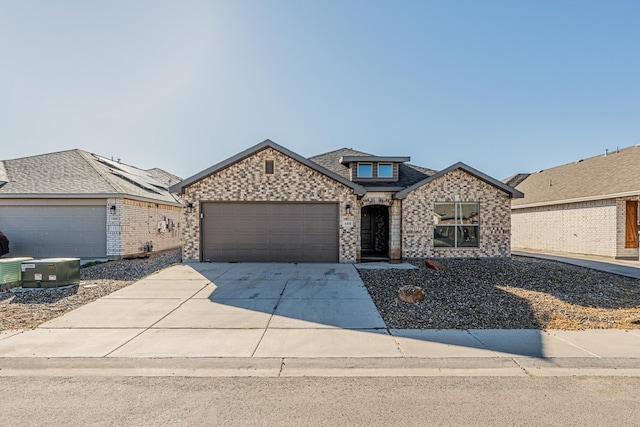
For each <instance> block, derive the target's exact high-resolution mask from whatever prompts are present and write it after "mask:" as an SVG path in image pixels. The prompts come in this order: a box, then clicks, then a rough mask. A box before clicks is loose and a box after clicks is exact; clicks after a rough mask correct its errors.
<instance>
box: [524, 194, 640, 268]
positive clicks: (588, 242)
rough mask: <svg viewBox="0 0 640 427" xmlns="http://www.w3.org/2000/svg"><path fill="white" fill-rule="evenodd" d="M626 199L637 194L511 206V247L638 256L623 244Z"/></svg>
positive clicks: (636, 252) (633, 249)
mask: <svg viewBox="0 0 640 427" xmlns="http://www.w3.org/2000/svg"><path fill="white" fill-rule="evenodd" d="M627 200H638V197H621V198H616V199H613V198H612V199H603V200H592V201H586V202H580V203H563V204H558V205H549V206H538V207H529V208H521V209H513V211H512V222H513V236H512V239H513V240H512V242H513V248H514V249H531V250H540V251H551V252H567V253H574V254H587V255H597V256H604V257H610V258H630V259H638V248H625V232H626V221H625V215H626V201H627Z"/></svg>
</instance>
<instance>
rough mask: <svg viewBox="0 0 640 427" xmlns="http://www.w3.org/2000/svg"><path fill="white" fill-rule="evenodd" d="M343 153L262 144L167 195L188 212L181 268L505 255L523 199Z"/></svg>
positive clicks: (453, 174) (457, 177)
mask: <svg viewBox="0 0 640 427" xmlns="http://www.w3.org/2000/svg"><path fill="white" fill-rule="evenodd" d="M409 160H410V159H409V157H399V156H374V155H370V154H367V153H363V152H359V151H355V150H351V149H346V148H345V149H341V150H337V151H332V152H329V153H325V154H321V155H318V156H314V157H311V158H308V159H307V158H304V157H302V156H300V155H298V154H296V153H294V152H292V151H290V150H288V149H286V148H284V147H282V146H280V145H278V144H276V143H274V142H272V141H270V140H265V141H263V142H262V143H260V144H257V145H255V146H254V147H251V148H249V149H247V150H245V151H242V152H241V153H238V154H237V155H235V156H233V157H231V158H229V159H227V160H224V161H222V162H220V163H218V164H216V165H214V166H212V167H210V168H208V169H206V170H203V171H202V172H200V173H197V174H196V175H194V176H192V177H190V178H187V179H185V180H184V181H182V182H180V183H178V184H176V185H174V186H172V187H171V188H170V191H172V192H175V193H180V194H181V195H182V199H183V203H184V204H185V207H186V209H185V221H184V222H185V226H184V228H183V233H184V241H183V259H184V260H185V261H282V262H314V261H315V262H337V261H339V262H356V261H358V260H362V259H367V258H372V259H391V260H397V259H401V258H421V257H507V256H510V200H511V198H513V197H522V194H521V193H520V192H519V191H517V190H515V189H513V188H511V187H509V186H508V185H506V184H504V183H502V182H500V181H498V180H495V179H493V178H491V177H489V176H487V175H485V174H483V173H481V172H479V171H477V170H475V169H473V168H471V167H469V166H467V165H465V164H463V163H456V164H455V165H452V166H450V167H448V168H446V169H444V170H442V171H439V172H436V171H433V170H430V169H426V168H422V167H418V166H414V165H411V164H409V163H408V161H409Z"/></svg>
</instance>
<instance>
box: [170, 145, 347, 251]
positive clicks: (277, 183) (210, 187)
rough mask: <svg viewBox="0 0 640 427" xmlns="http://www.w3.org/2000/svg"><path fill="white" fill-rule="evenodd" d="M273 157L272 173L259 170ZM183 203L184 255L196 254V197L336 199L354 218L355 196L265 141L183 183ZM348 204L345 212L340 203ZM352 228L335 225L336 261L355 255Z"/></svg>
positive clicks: (342, 214) (203, 199) (342, 217)
mask: <svg viewBox="0 0 640 427" xmlns="http://www.w3.org/2000/svg"><path fill="white" fill-rule="evenodd" d="M265 160H274V161H275V170H274V174H273V175H266V174H265V173H264V161H265ZM183 200H184V202H185V203H188V202H192V203H193V206H194V211H193V212H192V213H190V214H186V216H185V218H186V219H185V227H184V229H183V236H184V246H183V254H182V257H183V259H184V260H185V261H198V260H199V259H200V202H208V201H250V202H257V201H265V202H266V201H269V202H279V201H282V202H284V201H295V202H336V201H337V202H339V203H340V207H339V212H340V224H342V220H351V221H354V225H355V224H356V223H357V222H359V221H356V218H358V216H357V215H359V211H358V209H357V205H356V196H355V195H354V194H353V191H352V190H351V189H350V188H349V187H346V186H344V185H343V184H340V183H339V182H337V181H334V180H333V179H331V178H329V177H327V176H325V175H323V174H321V173H319V172H317V171H315V170H313V169H311V168H309V167H307V166H305V165H303V164H301V163H299V162H298V161H296V160H294V159H292V158H290V157H288V156H285V155H284V154H282V153H280V152H279V151H276V150H274V149H272V148H270V147H267V148H265V149H264V150H261V151H259V152H257V153H255V154H253V155H252V156H250V157H248V158H246V159H243V160H241V161H239V162H237V163H235V164H233V165H231V166H230V167H228V168H225V169H223V170H221V171H218V172H217V173H216V174H214V175H211V176H208V177H206V178H203V179H202V180H200V181H198V182H195V183H193V184H192V185H190V186H188V187H186V188H185V194H184V197H183ZM346 204H350V205H351V206H352V209H351V215H346V213H345V206H346ZM356 236H357V228H356V227H355V226H354V227H352V228H343V227H340V240H339V242H340V252H339V253H340V255H339V256H340V262H354V261H356V259H357V255H356V251H357V239H356Z"/></svg>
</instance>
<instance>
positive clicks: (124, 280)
mask: <svg viewBox="0 0 640 427" xmlns="http://www.w3.org/2000/svg"><path fill="white" fill-rule="evenodd" d="M180 261H181V253H180V249H175V250H169V251H164V252H158V253H153V254H151V255H150V256H149V258H138V259H132V260H120V261H109V262H105V263H102V264H98V265H92V266H88V267H84V268H81V269H80V279H81V282H80V284H79V285H78V286H68V287H62V288H51V289H33V290H20V289H13V290H10V291H6V292H0V331H4V330H11V329H26V328H35V327H36V326H38V325H40V324H41V323H44V322H46V321H48V320H51V319H54V318H56V317H58V316H61V315H63V314H64V313H66V312H68V311H71V310H73V309H76V308H78V307H80V306H82V305H85V304H87V303H89V302H91V301H94V300H96V299H98V298H101V297H103V296H105V295H108V294H110V293H112V292H114V291H117V290H118V289H121V288H124V287H125V286H128V285H130V284H132V283H134V282H136V281H138V280H140V279H142V278H143V277H145V276H148V275H149V274H151V273H154V272H156V271H158V270H161V269H163V268H166V267H168V266H170V265H173V264H176V263H179V262H180Z"/></svg>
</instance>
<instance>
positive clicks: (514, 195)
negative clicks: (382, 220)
mask: <svg viewBox="0 0 640 427" xmlns="http://www.w3.org/2000/svg"><path fill="white" fill-rule="evenodd" d="M456 169H462V170H463V171H465V172H467V173H469V174H471V175H473V176H475V177H476V178H478V179H481V180H482V181H484V182H486V183H487V184H489V185H492V186H494V187H496V188H498V189H499V190H502V191H504V192H505V193H507V194H508V195H509V198H511V199H521V198H523V197H524V194H523V193H522V192H520V191H518V190H516V189H515V188H513V187H510V186H508V185H506V184H505V183H503V182H501V181H498V180H497V179H495V178H492V177H490V176H489V175H487V174H484V173H482V172H480V171H479V170H477V169H474V168H472V167H471V166H468V165H466V164H464V163H462V162H458V163H455V164H453V165H451V166H449V167H448V168H446V169H442V170H441V171H439V172H437V173H435V174H434V175H431V176H430V177H427V178H425V179H423V180H422V181H419V182H417V183H415V184H413V185H411V186H409V187H407V188H405V189H404V190H402V191H399V192H397V193H396V194H395V195H394V196H393V197H394V198H395V199H404V198H406V197H407V195H408V194H409V193H410V192H412V191H413V190H415V189H416V188H419V187H422V186H423V185H425V184H427V183H429V182H431V181H434V180H436V179H438V178H440V177H442V176H444V175H446V174H448V173H449V172H452V171H454V170H456Z"/></svg>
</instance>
